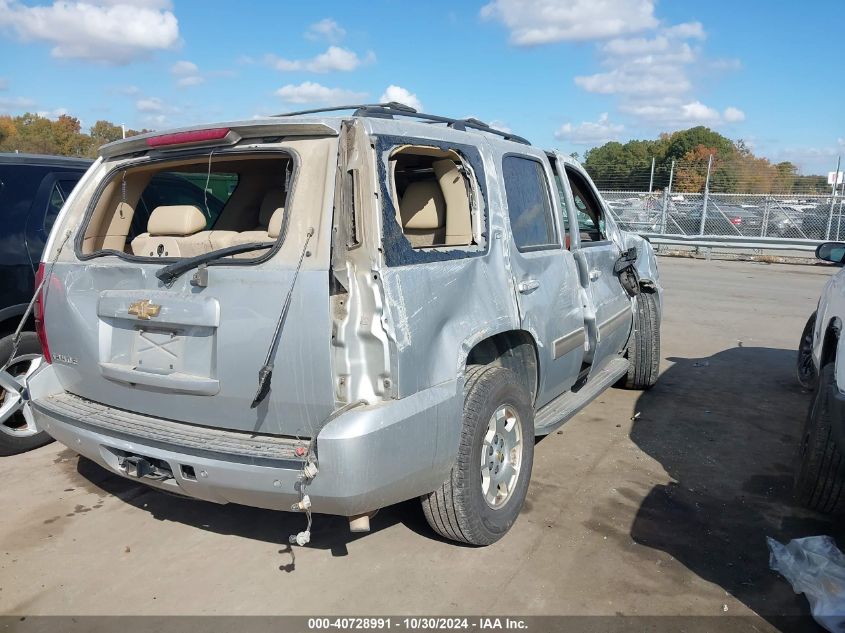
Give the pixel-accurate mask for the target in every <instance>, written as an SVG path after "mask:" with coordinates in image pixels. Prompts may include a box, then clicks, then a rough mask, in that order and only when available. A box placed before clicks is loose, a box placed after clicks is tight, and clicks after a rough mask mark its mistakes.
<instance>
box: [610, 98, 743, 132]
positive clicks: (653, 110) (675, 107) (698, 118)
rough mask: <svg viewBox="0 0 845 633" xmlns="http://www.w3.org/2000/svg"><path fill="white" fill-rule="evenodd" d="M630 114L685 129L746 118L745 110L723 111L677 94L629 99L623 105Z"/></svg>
mask: <svg viewBox="0 0 845 633" xmlns="http://www.w3.org/2000/svg"><path fill="white" fill-rule="evenodd" d="M619 109H620V110H621V111H622V112H624V113H626V114H630V115H633V116H635V117H637V118H638V119H642V120H644V121H646V122H649V123H654V124H656V125H660V126H662V127H664V128H681V127H689V126H693V125H711V126H713V125H720V124H722V123H738V122H740V121H744V120H745V113H744V112H743V111H742V110H740V109H739V108H735V107H734V106H729V107H727V108H725V110H724V112H722V113H720V112H719V111H718V110H717V109H716V108H713V107H711V106H708V105H706V104H704V103H702V102H701V101H698V100H693V101H685V100H683V99H682V98H680V97H677V96H669V97H664V98H660V99H654V100H652V101H650V102H646V101H628V102H624V103H622V104H621V105H620V106H619Z"/></svg>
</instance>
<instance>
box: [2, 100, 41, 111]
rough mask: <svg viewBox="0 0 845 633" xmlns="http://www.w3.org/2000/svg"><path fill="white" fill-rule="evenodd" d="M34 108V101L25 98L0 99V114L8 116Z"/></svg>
mask: <svg viewBox="0 0 845 633" xmlns="http://www.w3.org/2000/svg"><path fill="white" fill-rule="evenodd" d="M34 106H35V101H34V100H33V99H29V98H27V97H0V113H3V114H10V113H12V112H20V111H22V110H28V109H30V108H32V107H34Z"/></svg>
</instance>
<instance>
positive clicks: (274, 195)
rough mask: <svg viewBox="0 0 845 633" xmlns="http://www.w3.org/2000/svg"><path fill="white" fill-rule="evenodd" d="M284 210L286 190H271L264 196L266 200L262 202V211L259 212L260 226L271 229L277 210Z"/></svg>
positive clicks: (276, 188) (277, 188) (279, 188)
mask: <svg viewBox="0 0 845 633" xmlns="http://www.w3.org/2000/svg"><path fill="white" fill-rule="evenodd" d="M284 208H285V190H284V189H282V188H281V187H274V188H273V189H269V190H268V191H267V193H265V194H264V198H263V199H262V200H261V209H260V210H259V211H258V224H259V226H261V227H269V226H270V219H271V218H272V217H273V214H274V213H275V212H276V211H277V210H279V209H284Z"/></svg>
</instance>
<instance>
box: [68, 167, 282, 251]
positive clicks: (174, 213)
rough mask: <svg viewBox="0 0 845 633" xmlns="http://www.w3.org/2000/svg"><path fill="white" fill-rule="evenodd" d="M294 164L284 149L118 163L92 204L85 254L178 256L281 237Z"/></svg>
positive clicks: (80, 246)
mask: <svg viewBox="0 0 845 633" xmlns="http://www.w3.org/2000/svg"><path fill="white" fill-rule="evenodd" d="M292 170H293V160H292V159H291V158H290V157H288V156H282V155H278V154H275V155H262V156H248V157H229V156H225V155H221V156H213V157H212V158H211V160H210V161H209V157H208V155H205V156H199V157H196V158H184V159H179V160H171V161H161V162H156V163H146V164H143V165H139V166H136V167H135V166H129V167H127V168H125V169H120V170H116V171H115V172H113V173H112V174H111V176H110V178H109V179H108V181H107V182H106V184H105V185H104V186H103V187H101V189H100V191H99V195H98V197H96V198H95V201H94V203H93V205H92V208H91V209H90V210H89V214H88V223H87V225H86V228H85V232H84V237H83V238H82V240H81V244H78V247H79V255H80V256H82V257H83V258H87V257H94V256H97V255H102V254H114V253H115V252H117V253H122V254H126V255H134V256H138V257H147V258H149V257H154V258H160V257H161V258H169V259H178V258H185V257H195V256H197V255H202V254H204V253H208V252H211V251H215V250H218V249H221V248H226V247H228V246H237V245H240V244H247V243H251V242H262V243H264V242H274V241H276V240H277V239H278V238H279V236H280V235H281V234H282V233H283V231H282V227H283V225H284V224H285V207H286V203H287V196H288V190H289V188H290V181H291V172H292ZM266 253H267V251H266V249H265V250H262V251H255V252H248V253H246V254H242V255H238V256H236V257H240V258H247V259H255V258H258V257H261V256H263V255H265V254H266Z"/></svg>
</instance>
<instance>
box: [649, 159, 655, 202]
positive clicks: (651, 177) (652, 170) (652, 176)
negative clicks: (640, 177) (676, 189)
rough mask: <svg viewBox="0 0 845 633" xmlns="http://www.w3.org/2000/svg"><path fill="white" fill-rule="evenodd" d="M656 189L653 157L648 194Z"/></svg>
mask: <svg viewBox="0 0 845 633" xmlns="http://www.w3.org/2000/svg"><path fill="white" fill-rule="evenodd" d="M653 187H654V156H652V157H651V176H650V177H649V179H648V192H649V193H651V190H652V188H653Z"/></svg>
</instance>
